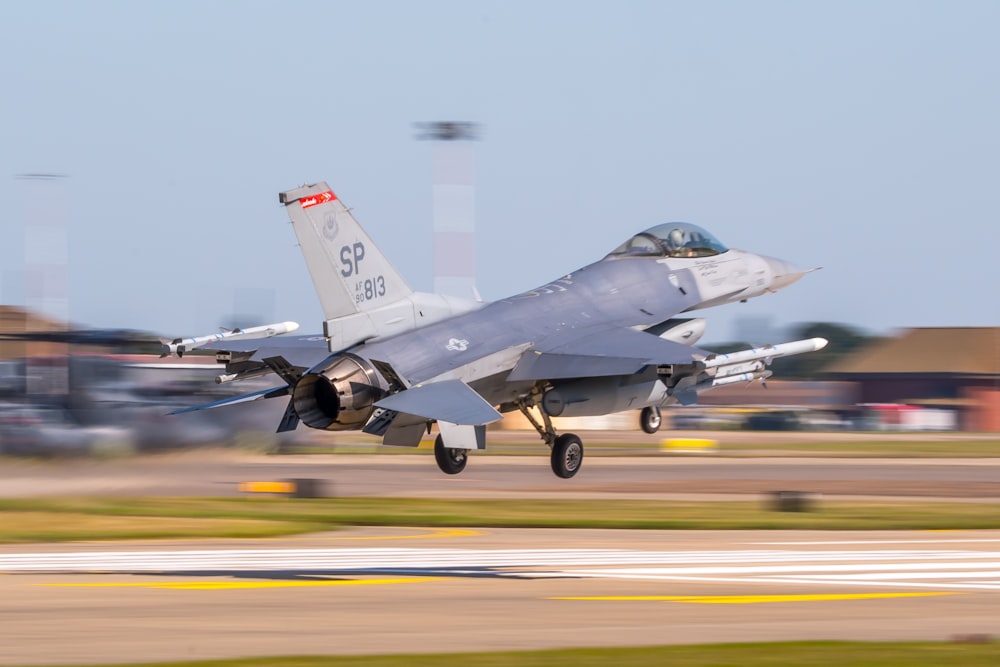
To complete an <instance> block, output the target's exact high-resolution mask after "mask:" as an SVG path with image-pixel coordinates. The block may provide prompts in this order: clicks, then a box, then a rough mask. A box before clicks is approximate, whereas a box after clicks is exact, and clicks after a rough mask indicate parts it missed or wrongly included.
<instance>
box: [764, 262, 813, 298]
mask: <svg viewBox="0 0 1000 667" xmlns="http://www.w3.org/2000/svg"><path fill="white" fill-rule="evenodd" d="M763 259H764V262H765V263H766V264H767V268H768V272H769V273H770V274H771V285H770V287H769V288H768V289H770V290H771V291H772V292H776V291H778V290H780V289H782V288H785V287H788V286H789V285H791V284H792V283H794V282H795V281H796V280H798V279H799V278H801V277H802V276H804V275H805V274H807V273H809V272H808V271H805V270H803V269H800V268H799V267H797V266H795V265H794V264H792V263H791V262H786V261H785V260H783V259H777V258H775V257H764V258H763Z"/></svg>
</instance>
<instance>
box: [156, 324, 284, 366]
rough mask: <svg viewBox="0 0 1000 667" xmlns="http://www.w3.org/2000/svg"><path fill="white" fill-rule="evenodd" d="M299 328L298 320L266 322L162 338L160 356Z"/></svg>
mask: <svg viewBox="0 0 1000 667" xmlns="http://www.w3.org/2000/svg"><path fill="white" fill-rule="evenodd" d="M298 328H299V323H298V322H278V323H276V324H265V325H262V326H259V327H248V328H245V329H242V328H241V329H222V328H220V330H219V333H217V334H209V335H207V336H195V337H194V338H174V339H172V340H171V339H169V338H161V339H160V342H161V343H163V349H162V350H161V353H160V357H166V356H169V355H171V354H176V355H177V356H178V357H183V356H184V353H185V352H187V351H188V350H193V349H195V348H198V347H203V346H205V345H208V344H210V343H217V342H219V341H221V340H252V339H254V338H270V337H271V336H278V335H280V334H285V333H291V332H292V331H295V330H296V329H298Z"/></svg>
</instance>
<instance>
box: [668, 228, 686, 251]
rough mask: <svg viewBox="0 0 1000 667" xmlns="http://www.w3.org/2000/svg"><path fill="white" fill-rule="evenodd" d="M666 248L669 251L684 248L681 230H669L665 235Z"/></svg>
mask: <svg viewBox="0 0 1000 667" xmlns="http://www.w3.org/2000/svg"><path fill="white" fill-rule="evenodd" d="M667 246H668V247H669V248H670V249H671V250H677V249H679V248H683V247H684V231H683V230H681V229H676V228H675V229H671V230H670V232H669V233H668V234H667Z"/></svg>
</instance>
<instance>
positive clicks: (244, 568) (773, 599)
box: [0, 450, 1000, 665]
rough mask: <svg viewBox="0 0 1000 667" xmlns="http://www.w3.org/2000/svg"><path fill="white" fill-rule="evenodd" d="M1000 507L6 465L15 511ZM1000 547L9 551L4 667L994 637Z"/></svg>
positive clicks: (582, 536) (607, 464)
mask: <svg viewBox="0 0 1000 667" xmlns="http://www.w3.org/2000/svg"><path fill="white" fill-rule="evenodd" d="M302 478H308V479H318V480H321V482H322V485H323V487H324V489H325V490H326V491H327V492H328V494H329V495H333V496H395V497H443V498H533V497H537V498H553V497H559V498H562V497H573V498H598V499H600V498H663V499H670V498H703V499H705V500H706V501H711V500H729V499H741V498H755V497H758V496H760V495H761V494H769V493H771V492H773V491H776V490H799V491H806V492H813V493H822V494H828V495H836V496H841V497H876V498H884V499H888V498H894V499H907V498H917V499H927V498H938V499H946V500H953V501H955V502H967V501H975V500H995V499H998V498H1000V460H997V459H926V460H920V459H817V458H771V457H768V458H725V457H712V456H696V457H685V456H676V455H672V454H669V455H668V454H657V453H656V452H655V451H654V452H652V453H651V455H648V456H630V457H592V458H589V459H588V460H586V461H585V464H584V468H583V470H582V471H581V472H580V473H579V475H577V477H575V478H573V479H571V480H562V479H557V478H556V477H554V476H553V475H552V473H551V471H550V470H549V466H548V460H547V457H546V456H545V452H544V450H541V451H540V452H539V454H538V455H537V456H475V455H474V456H473V458H472V459H471V460H470V463H469V467H468V468H467V470H466V471H465V472H464V473H462V474H461V475H457V476H446V475H443V474H442V473H440V472H439V471H438V470H437V468H436V466H435V464H434V460H433V457H432V456H430V455H428V454H426V453H423V454H414V455H380V456H371V455H319V456H263V455H253V454H247V453H245V452H238V451H233V450H207V451H189V452H182V453H174V454H165V455H159V456H143V457H135V458H125V459H114V460H109V461H94V460H73V461H70V460H66V461H58V460H57V461H28V460H17V459H14V460H5V461H4V462H3V465H2V466H0V497H6V498H16V497H45V496H63V495H115V496H126V497H127V496H137V497H138V496H227V495H238V494H240V491H239V488H238V485H239V483H240V482H244V481H266V480H282V479H302ZM998 591H1000V531H955V532H915V531H914V532H856V533H854V532H830V533H822V532H804V531H780V532H778V531H772V532H768V531H745V532H736V531H733V532H709V531H694V532H686V531H627V530H621V531H596V530H542V529H535V530H513V529H489V530H486V529H481V528H477V527H474V526H472V527H469V528H464V529H441V530H435V529H420V528H356V529H351V530H348V531H343V532H337V533H328V534H320V535H310V536H304V537H292V538H281V539H270V540H200V541H174V540H172V541H156V542H153V541H147V542H100V543H73V544H32V545H23V544H22V545H0V664H3V665H29V664H34V665H40V664H49V665H51V664H87V663H115V662H142V661H163V660H194V659H209V658H226V657H239V656H268V655H290V654H295V655H302V654H373V653H398V652H437V651H445V652H452V651H482V650H512V649H534V648H556V647H581V646H617V645H621V646H625V645H628V646H632V645H652V644H671V643H717V642H734V641H765V640H801V639H856V640H905V639H941V640H947V639H951V638H953V637H958V636H976V635H987V636H996V635H1000V616H998V615H997V613H996V610H997V609H998V608H1000V595H998Z"/></svg>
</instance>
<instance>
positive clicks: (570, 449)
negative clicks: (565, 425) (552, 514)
mask: <svg viewBox="0 0 1000 667" xmlns="http://www.w3.org/2000/svg"><path fill="white" fill-rule="evenodd" d="M534 404H535V402H534V401H533V400H531V399H527V398H525V399H521V400H519V401H517V402H516V403H515V405H516V406H517V409H518V410H520V411H521V414H523V415H524V416H525V418H526V419H527V420H528V421H529V422H530V423H531V425H532V426H534V427H535V430H536V431H538V435H540V436H541V437H542V440H543V441H545V444H546V445H548V446H549V448H550V449H551V450H552V455H551V456H550V458H549V460H550V462H551V464H552V472H553V473H555V475H556V477H562V478H563V479H569V478H570V477H572V476H573V475H575V474H576V473H578V472H579V471H580V466H581V465H582V464H583V441H582V440H580V438H579V436H577V435H576V434H575V433H563V434H562V435H556V429H555V428H554V427H553V426H552V419H551V417H549V415H548V414H547V413H546V412H545V410H542V409H541V408H539V410H538V412H539V414H541V416H542V423H539V422H538V420H537V419H535V416H534V415H533V414H531V412H530V410H529V409H528V408H529V407H531V406H532V405H534Z"/></svg>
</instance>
